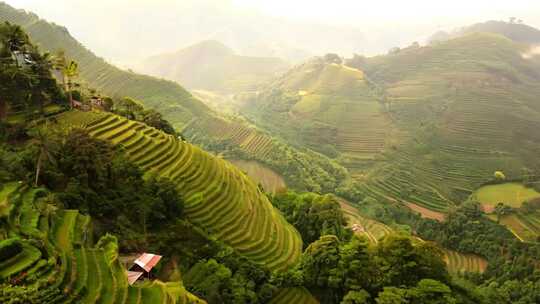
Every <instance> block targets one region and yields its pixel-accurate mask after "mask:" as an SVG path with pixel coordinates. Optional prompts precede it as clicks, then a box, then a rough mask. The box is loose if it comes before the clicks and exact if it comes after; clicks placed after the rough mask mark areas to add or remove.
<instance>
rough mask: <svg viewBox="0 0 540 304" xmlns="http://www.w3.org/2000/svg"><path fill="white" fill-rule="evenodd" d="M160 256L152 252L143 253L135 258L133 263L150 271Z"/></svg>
mask: <svg viewBox="0 0 540 304" xmlns="http://www.w3.org/2000/svg"><path fill="white" fill-rule="evenodd" d="M161 258H162V256H161V255H157V254H152V253H143V254H142V255H141V256H140V257H139V258H137V259H136V260H135V262H134V263H135V265H138V266H139V267H141V268H142V269H144V270H145V271H146V272H150V271H151V270H152V268H154V266H156V264H157V263H159V261H160V260H161Z"/></svg>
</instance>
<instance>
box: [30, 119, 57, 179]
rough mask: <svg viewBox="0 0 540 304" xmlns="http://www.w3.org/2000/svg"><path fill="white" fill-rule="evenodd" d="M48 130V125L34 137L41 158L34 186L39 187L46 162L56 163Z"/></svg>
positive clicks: (38, 161) (38, 162)
mask: <svg viewBox="0 0 540 304" xmlns="http://www.w3.org/2000/svg"><path fill="white" fill-rule="evenodd" d="M45 130H47V123H45V127H44V128H38V129H37V130H36V132H35V134H33V135H34V141H35V145H36V146H37V147H38V148H39V156H38V159H37V163H36V179H35V182H34V186H36V187H37V186H38V183H39V175H40V173H41V167H42V166H43V164H44V163H45V162H47V161H48V162H51V163H53V164H54V163H56V159H55V155H54V146H55V145H54V143H53V142H52V141H51V140H50V136H49V134H47V133H46V132H45Z"/></svg>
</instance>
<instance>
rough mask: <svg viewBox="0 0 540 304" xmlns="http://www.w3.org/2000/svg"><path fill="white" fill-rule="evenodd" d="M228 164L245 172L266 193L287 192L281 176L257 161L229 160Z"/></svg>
mask: <svg viewBox="0 0 540 304" xmlns="http://www.w3.org/2000/svg"><path fill="white" fill-rule="evenodd" d="M230 162H231V163H232V164H233V165H235V166H237V167H238V168H240V169H241V170H242V171H245V172H246V174H247V175H248V176H249V177H250V178H251V179H253V181H254V182H255V183H257V184H261V185H262V187H263V188H264V191H266V192H269V193H281V192H284V191H286V190H287V185H286V184H285V181H284V180H283V177H281V175H279V174H278V173H276V172H275V171H274V170H272V169H270V168H268V167H266V166H264V165H263V164H261V163H259V162H257V161H252V160H251V161H249V160H231V161H230Z"/></svg>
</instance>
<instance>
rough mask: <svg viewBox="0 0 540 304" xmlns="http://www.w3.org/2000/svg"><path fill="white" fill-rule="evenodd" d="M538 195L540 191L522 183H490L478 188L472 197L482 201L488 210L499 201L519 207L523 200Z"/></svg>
mask: <svg viewBox="0 0 540 304" xmlns="http://www.w3.org/2000/svg"><path fill="white" fill-rule="evenodd" d="M538 197H540V193H538V192H537V191H536V190H534V189H533V188H527V187H525V186H524V185H522V184H520V183H505V184H499V185H488V186H484V187H481V188H480V189H478V190H476V191H475V192H474V193H473V195H472V198H473V199H475V200H477V201H478V202H479V203H481V204H482V205H483V206H484V208H485V209H487V210H492V209H493V208H494V207H495V206H496V205H497V204H498V203H504V204H505V205H507V206H510V207H513V208H519V207H520V206H521V204H522V203H523V202H525V201H528V200H531V199H534V198H538Z"/></svg>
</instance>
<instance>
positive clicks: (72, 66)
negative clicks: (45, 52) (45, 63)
mask: <svg viewBox="0 0 540 304" xmlns="http://www.w3.org/2000/svg"><path fill="white" fill-rule="evenodd" d="M54 68H55V70H57V71H59V72H60V73H61V74H62V84H63V86H64V90H65V91H66V92H67V93H68V98H69V105H70V107H71V108H73V94H72V93H71V90H72V88H73V86H74V84H75V83H74V82H73V78H75V77H77V76H78V75H79V65H78V64H77V62H75V61H74V60H68V59H67V58H66V54H65V53H64V51H58V52H57V54H56V56H55V61H54Z"/></svg>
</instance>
